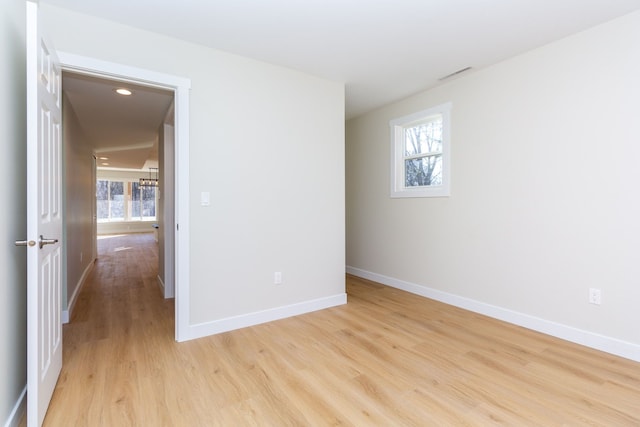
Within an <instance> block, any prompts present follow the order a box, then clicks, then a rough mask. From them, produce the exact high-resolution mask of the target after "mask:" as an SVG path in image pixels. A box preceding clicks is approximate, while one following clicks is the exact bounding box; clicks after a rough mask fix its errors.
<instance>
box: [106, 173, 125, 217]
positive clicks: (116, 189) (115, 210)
mask: <svg viewBox="0 0 640 427" xmlns="http://www.w3.org/2000/svg"><path fill="white" fill-rule="evenodd" d="M109 199H110V202H111V206H110V214H111V215H110V218H111V219H112V220H113V219H120V220H124V182H117V181H111V182H109Z"/></svg>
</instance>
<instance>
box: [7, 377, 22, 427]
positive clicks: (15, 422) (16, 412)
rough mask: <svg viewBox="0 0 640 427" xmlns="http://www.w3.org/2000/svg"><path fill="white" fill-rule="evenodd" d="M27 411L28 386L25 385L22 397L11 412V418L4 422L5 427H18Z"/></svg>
mask: <svg viewBox="0 0 640 427" xmlns="http://www.w3.org/2000/svg"><path fill="white" fill-rule="evenodd" d="M26 412H27V386H24V389H22V393H20V397H19V398H18V401H17V402H16V404H15V405H14V406H13V410H12V411H11V413H10V414H9V418H7V422H5V423H4V427H18V426H19V425H20V420H21V419H22V416H23V415H24V414H25V413H26Z"/></svg>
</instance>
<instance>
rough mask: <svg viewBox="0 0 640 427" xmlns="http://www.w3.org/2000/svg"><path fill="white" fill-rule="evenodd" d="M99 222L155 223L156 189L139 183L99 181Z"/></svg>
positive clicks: (97, 184)
mask: <svg viewBox="0 0 640 427" xmlns="http://www.w3.org/2000/svg"><path fill="white" fill-rule="evenodd" d="M96 204H97V206H96V212H97V216H98V222H116V221H155V219H156V188H155V187H141V186H140V185H139V183H138V182H129V181H111V180H101V179H99V180H97V182H96Z"/></svg>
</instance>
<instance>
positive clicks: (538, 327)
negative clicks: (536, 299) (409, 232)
mask: <svg viewBox="0 0 640 427" xmlns="http://www.w3.org/2000/svg"><path fill="white" fill-rule="evenodd" d="M346 270H347V273H349V274H352V275H354V276H358V277H362V278H363V279H368V280H372V281H374V282H378V283H382V284H383V285H387V286H391V287H393V288H397V289H401V290H403V291H407V292H411V293H412V294H416V295H420V296H423V297H426V298H430V299H433V300H436V301H440V302H443V303H446V304H450V305H453V306H456V307H460V308H463V309H465V310H469V311H473V312H475V313H480V314H483V315H485V316H489V317H493V318H494V319H499V320H503V321H505V322H508V323H512V324H514V325H518V326H522V327H525V328H527V329H532V330H534V331H537V332H542V333H544V334H547V335H551V336H554V337H556V338H561V339H563V340H566V341H571V342H574V343H576V344H581V345H584V346H586V347H590V348H594V349H596V350H601V351H604V352H606V353H610V354H615V355H616V356H620V357H624V358H626V359H631V360H634V361H636V362H640V345H638V344H634V343H630V342H626V341H622V340H619V339H616V338H611V337H607V336H604V335H599V334H595V333H593V332H589V331H585V330H582V329H578V328H574V327H572V326H567V325H563V324H560V323H556V322H552V321H549V320H545V319H541V318H539V317H535V316H530V315H528V314H524V313H519V312H517V311H513V310H509V309H506V308H502V307H498V306H494V305H491V304H487V303H483V302H480V301H476V300H472V299H470V298H465V297H461V296H458V295H454V294H450V293H447V292H442V291H438V290H436V289H431V288H428V287H426V286H421V285H417V284H415V283H410V282H405V281H403V280H399V279H395V278H393V277H388V276H384V275H382V274H377V273H372V272H370V271H366V270H362V269H359V268H355V267H350V266H347V268H346Z"/></svg>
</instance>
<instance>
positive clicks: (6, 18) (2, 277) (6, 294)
mask: <svg viewBox="0 0 640 427" xmlns="http://www.w3.org/2000/svg"><path fill="white" fill-rule="evenodd" d="M25 20H26V17H25V4H24V2H23V1H15V0H1V1H0V85H2V87H3V88H4V89H5V93H4V95H3V96H1V97H0V117H2V125H0V141H2V156H0V199H1V200H3V205H4V208H3V209H1V210H0V260H2V265H1V267H0V343H2V344H1V345H0V378H1V379H0V425H3V426H12V425H17V422H18V420H19V417H20V415H21V411H22V410H24V407H23V406H22V407H20V403H22V402H24V400H23V398H24V395H23V393H24V392H25V390H26V387H25V385H26V383H27V367H26V360H27V342H26V332H27V324H26V319H27V314H26V312H27V306H26V296H27V293H26V283H27V278H26V268H27V267H26V264H27V257H26V255H27V249H26V248H22V247H15V246H14V244H13V242H14V241H15V240H22V239H25V238H26V237H27V224H26V213H27V202H26V197H25V189H26V186H27V185H26V173H25V166H26V164H27V160H26V155H27V152H26V150H25V141H26V113H25V112H26V105H25V99H26V86H25V84H26V83H25V77H24V76H25V72H26V70H25Z"/></svg>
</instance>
